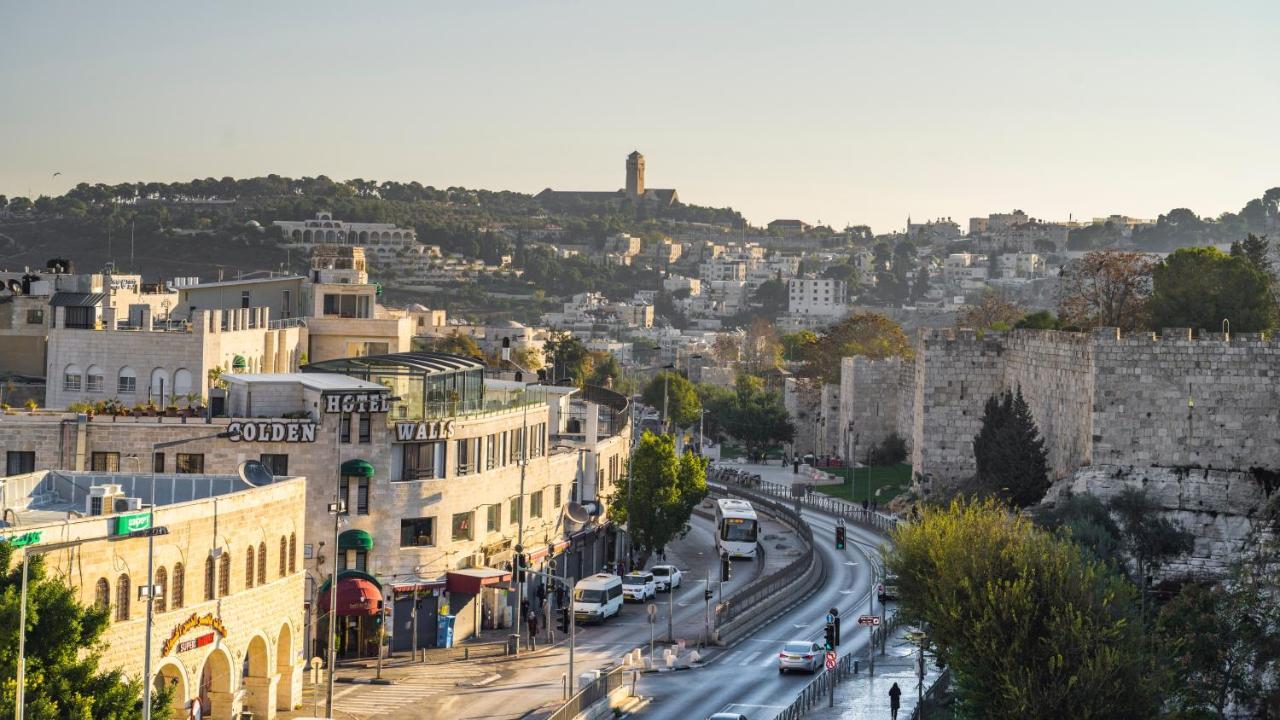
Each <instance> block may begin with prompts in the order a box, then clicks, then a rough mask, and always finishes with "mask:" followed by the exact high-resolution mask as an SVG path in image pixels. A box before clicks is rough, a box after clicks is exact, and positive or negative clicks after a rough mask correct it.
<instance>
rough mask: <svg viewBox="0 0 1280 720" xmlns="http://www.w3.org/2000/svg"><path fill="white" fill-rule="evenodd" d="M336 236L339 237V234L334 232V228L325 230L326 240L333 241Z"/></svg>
mask: <svg viewBox="0 0 1280 720" xmlns="http://www.w3.org/2000/svg"><path fill="white" fill-rule="evenodd" d="M336 238H337V236H336V235H335V234H334V232H333V231H332V230H325V231H324V240H325V242H333V241H334V240H335V239H336Z"/></svg>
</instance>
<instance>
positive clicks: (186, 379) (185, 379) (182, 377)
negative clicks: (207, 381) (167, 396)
mask: <svg viewBox="0 0 1280 720" xmlns="http://www.w3.org/2000/svg"><path fill="white" fill-rule="evenodd" d="M190 392H191V371H190V370H188V369H186V368H178V371H177V372H175V373H174V374H173V396H174V397H177V398H180V397H182V396H183V395H187V394H189V393H190Z"/></svg>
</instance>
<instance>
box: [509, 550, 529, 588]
mask: <svg viewBox="0 0 1280 720" xmlns="http://www.w3.org/2000/svg"><path fill="white" fill-rule="evenodd" d="M515 551H516V552H515V558H514V559H513V560H512V562H514V563H515V566H516V582H518V583H523V582H524V568H525V565H526V560H525V556H524V548H523V547H521V546H519V545H517V546H515Z"/></svg>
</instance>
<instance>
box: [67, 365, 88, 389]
mask: <svg viewBox="0 0 1280 720" xmlns="http://www.w3.org/2000/svg"><path fill="white" fill-rule="evenodd" d="M83 372H84V371H82V370H81V369H80V366H79V365H77V364H75V363H71V364H70V365H68V366H67V367H66V368H64V369H63V371H62V389H63V390H64V391H66V392H80V390H81V389H82V388H83V387H84V374H83Z"/></svg>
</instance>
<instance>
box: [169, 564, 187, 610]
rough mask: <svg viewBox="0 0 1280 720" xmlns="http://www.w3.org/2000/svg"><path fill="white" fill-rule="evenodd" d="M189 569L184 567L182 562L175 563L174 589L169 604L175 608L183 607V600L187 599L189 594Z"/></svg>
mask: <svg viewBox="0 0 1280 720" xmlns="http://www.w3.org/2000/svg"><path fill="white" fill-rule="evenodd" d="M186 586H187V571H186V568H184V567H182V563H174V564H173V590H172V592H171V594H170V595H171V597H170V599H171V602H170V603H169V605H170V606H171V607H173V609H174V610H179V609H181V608H182V604H183V602H185V601H186V595H187V587H186Z"/></svg>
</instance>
